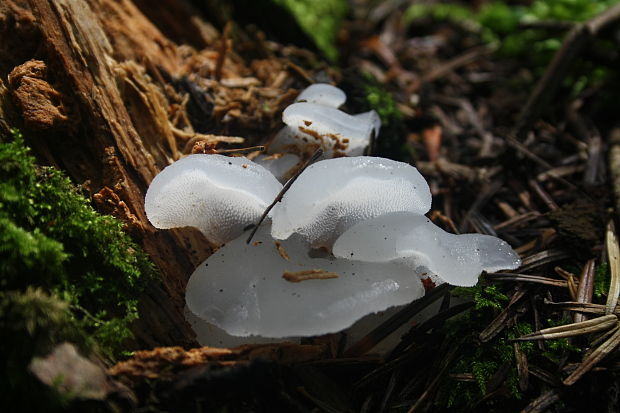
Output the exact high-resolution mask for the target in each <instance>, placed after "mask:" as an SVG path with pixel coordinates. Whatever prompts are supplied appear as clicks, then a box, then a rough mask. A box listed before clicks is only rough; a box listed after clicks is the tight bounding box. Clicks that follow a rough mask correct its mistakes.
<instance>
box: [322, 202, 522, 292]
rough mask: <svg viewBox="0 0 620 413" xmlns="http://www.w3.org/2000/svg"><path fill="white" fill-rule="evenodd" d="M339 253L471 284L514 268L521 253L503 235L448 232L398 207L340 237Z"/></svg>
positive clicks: (356, 226)
mask: <svg viewBox="0 0 620 413" xmlns="http://www.w3.org/2000/svg"><path fill="white" fill-rule="evenodd" d="M333 253H334V255H335V256H336V257H341V258H348V259H355V260H361V261H366V262H369V263H371V262H372V263H388V262H392V263H400V264H405V265H407V266H408V267H410V268H411V269H412V270H414V272H416V273H418V274H419V275H420V273H424V272H428V271H430V272H432V273H433V274H436V275H437V276H439V278H441V279H442V280H444V281H446V282H448V283H449V284H452V285H458V286H463V287H471V286H473V285H475V284H476V283H477V282H478V276H479V275H480V273H481V272H482V271H483V270H484V271H491V272H492V271H498V270H506V269H515V268H518V267H519V265H521V260H520V259H519V256H518V255H517V253H516V252H515V251H514V250H513V249H512V248H511V247H510V245H508V243H506V242H505V241H502V240H501V239H499V238H496V237H492V236H489V235H481V234H463V235H455V234H450V233H448V232H445V231H444V230H442V229H441V228H439V227H438V226H436V225H435V224H433V223H432V222H431V221H430V220H429V219H428V218H426V217H425V216H421V215H417V214H412V213H410V212H395V213H391V214H386V215H382V216H379V217H377V218H374V219H371V220H368V221H364V222H360V223H359V224H357V225H355V226H353V227H352V228H350V229H349V230H348V231H346V232H345V233H344V234H342V235H341V236H340V238H338V239H337V240H336V242H335V244H334V247H333Z"/></svg>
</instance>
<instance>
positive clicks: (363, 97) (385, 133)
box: [338, 69, 409, 161]
mask: <svg viewBox="0 0 620 413" xmlns="http://www.w3.org/2000/svg"><path fill="white" fill-rule="evenodd" d="M338 87H340V88H341V89H343V90H344V92H345V93H346V94H347V104H346V105H347V109H348V110H349V112H350V113H359V112H366V111H369V110H371V109H373V110H375V111H377V113H378V114H379V117H380V118H381V130H380V132H379V136H378V137H376V141H375V143H374V148H373V155H376V156H383V157H386V158H390V159H395V160H400V161H409V152H408V151H407V149H406V148H407V145H405V141H404V136H405V125H404V123H403V118H402V114H401V113H400V110H398V106H397V105H396V101H395V100H394V98H393V97H392V94H391V93H390V92H389V91H388V90H387V89H385V87H384V86H383V85H382V84H380V83H379V82H378V81H377V80H376V79H375V78H374V77H373V76H372V75H371V74H369V73H363V72H360V71H358V70H356V69H350V70H347V71H345V73H344V76H343V81H342V83H340V84H339V85H338Z"/></svg>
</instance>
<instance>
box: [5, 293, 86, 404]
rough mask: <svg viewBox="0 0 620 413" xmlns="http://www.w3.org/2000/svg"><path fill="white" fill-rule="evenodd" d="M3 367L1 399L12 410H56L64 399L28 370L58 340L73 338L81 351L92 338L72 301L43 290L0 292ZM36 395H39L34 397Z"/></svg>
mask: <svg viewBox="0 0 620 413" xmlns="http://www.w3.org/2000/svg"><path fill="white" fill-rule="evenodd" d="M0 337H2V340H0V353H1V354H2V356H1V357H0V369H2V372H3V375H4V377H5V378H6V381H5V380H3V385H2V386H0V400H2V404H3V406H4V407H5V408H6V407H11V411H43V410H45V411H55V410H56V409H60V408H61V407H63V406H61V405H62V403H61V399H60V398H59V397H57V395H56V394H54V392H53V391H51V390H50V389H48V388H46V387H45V386H44V385H43V384H42V383H40V382H38V381H37V380H36V379H35V378H34V377H33V376H32V375H30V374H29V373H28V372H27V369H28V365H29V363H30V360H31V359H32V357H33V356H43V355H46V354H47V353H49V352H50V351H51V350H52V348H53V347H54V345H55V344H56V343H60V342H63V341H71V342H73V343H77V344H78V345H79V347H80V348H81V350H82V351H84V352H86V353H88V352H89V351H90V350H91V349H92V341H91V340H90V339H88V338H87V337H86V336H85V335H84V332H83V331H82V330H81V329H80V327H79V324H78V321H77V320H76V319H75V318H74V317H73V315H72V314H71V311H70V306H69V303H68V302H66V301H63V300H61V299H59V298H58V297H55V296H51V295H49V294H47V293H45V292H44V291H43V290H41V289H35V288H31V287H28V288H27V289H26V290H25V291H0ZM34 394H36V395H37V396H36V397H32V396H33V395H34Z"/></svg>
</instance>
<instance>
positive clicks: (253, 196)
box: [144, 154, 282, 244]
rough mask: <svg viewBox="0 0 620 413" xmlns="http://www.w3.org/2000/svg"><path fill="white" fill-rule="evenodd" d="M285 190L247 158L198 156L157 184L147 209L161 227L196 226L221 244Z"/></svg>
mask: <svg viewBox="0 0 620 413" xmlns="http://www.w3.org/2000/svg"><path fill="white" fill-rule="evenodd" d="M281 189H282V185H281V184H280V183H279V182H278V181H277V180H276V178H275V177H274V176H273V175H272V174H271V173H270V172H269V171H267V170H266V169H265V168H263V167H262V166H260V165H257V164H255V163H254V162H252V161H250V160H248V159H246V158H241V157H239V158H232V157H226V156H222V155H203V154H196V155H190V156H187V157H185V158H183V159H181V160H179V161H177V162H175V163H173V164H172V165H170V166H168V167H166V168H165V169H164V170H162V171H161V172H160V173H159V174H158V175H157V176H156V177H155V179H153V182H151V185H150V186H149V188H148V191H147V193H146V199H145V205H144V207H145V210H146V215H147V217H148V219H149V221H151V223H152V224H153V225H154V226H155V227H157V228H176V227H184V226H191V227H196V228H198V229H199V230H200V231H201V232H202V233H203V234H204V235H205V236H206V237H207V239H209V241H211V242H213V243H216V244H221V243H224V242H227V241H229V240H231V239H234V238H236V237H237V236H239V235H241V234H242V233H243V230H244V228H245V227H247V226H248V225H250V224H255V223H256V221H258V219H259V218H260V216H261V214H262V213H263V211H264V210H265V208H266V207H267V206H268V205H269V204H270V203H271V202H272V201H273V199H274V198H275V197H276V195H277V194H278V192H279V191H280V190H281Z"/></svg>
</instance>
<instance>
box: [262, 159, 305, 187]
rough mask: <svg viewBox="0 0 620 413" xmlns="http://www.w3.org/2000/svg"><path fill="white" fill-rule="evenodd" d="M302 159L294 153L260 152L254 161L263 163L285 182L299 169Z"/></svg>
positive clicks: (278, 178) (277, 177) (279, 179)
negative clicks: (269, 153)
mask: <svg viewBox="0 0 620 413" xmlns="http://www.w3.org/2000/svg"><path fill="white" fill-rule="evenodd" d="M300 161H301V159H300V158H299V156H297V155H295V154H293V153H284V154H275V155H265V154H260V155H258V156H257V157H256V158H254V162H255V163H257V164H259V165H261V166H262V167H264V168H265V169H267V170H268V171H269V172H271V173H272V174H273V176H275V177H276V179H277V180H278V181H280V182H282V183H285V182H286V181H288V180H289V178H290V177H291V176H292V175H293V173H294V172H295V171H296V170H297V167H298V166H299V163H300Z"/></svg>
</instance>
